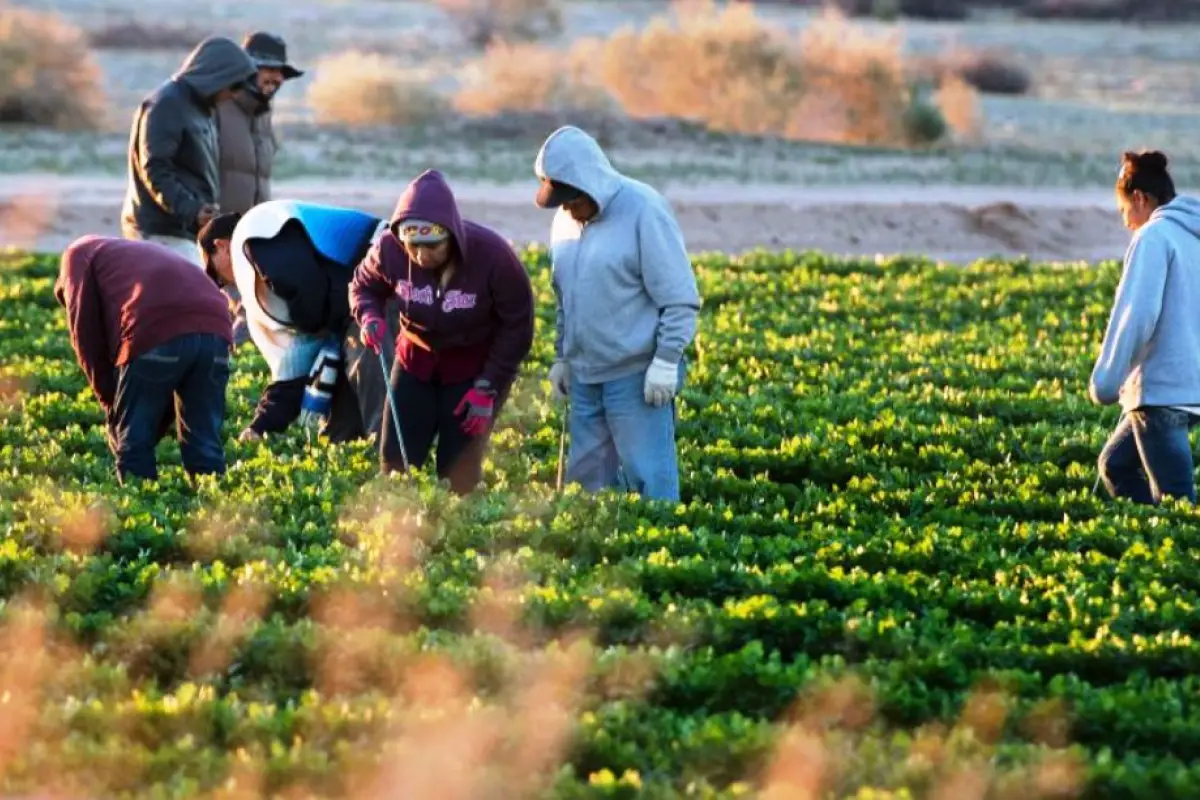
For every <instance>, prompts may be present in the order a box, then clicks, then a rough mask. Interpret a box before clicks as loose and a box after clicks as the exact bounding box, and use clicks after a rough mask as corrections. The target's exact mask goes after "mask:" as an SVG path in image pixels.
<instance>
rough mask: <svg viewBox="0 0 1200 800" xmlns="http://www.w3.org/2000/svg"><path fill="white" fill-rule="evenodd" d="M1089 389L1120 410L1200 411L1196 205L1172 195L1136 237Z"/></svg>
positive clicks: (1199, 204) (1199, 224) (1199, 226)
mask: <svg viewBox="0 0 1200 800" xmlns="http://www.w3.org/2000/svg"><path fill="white" fill-rule="evenodd" d="M1089 391H1090V394H1091V397H1092V400H1093V401H1094V402H1096V403H1099V404H1102V405H1111V404H1113V403H1117V402H1119V403H1120V404H1121V409H1122V410H1123V411H1132V410H1134V409H1136V408H1139V407H1141V406H1168V407H1176V408H1179V407H1189V406H1200V200H1198V199H1196V198H1194V197H1184V196H1177V197H1176V198H1175V199H1174V200H1172V201H1171V202H1169V203H1167V204H1165V205H1162V206H1160V207H1159V208H1157V209H1155V211H1154V213H1152V214H1151V215H1150V220H1149V221H1148V222H1147V223H1146V224H1145V225H1143V226H1142V227H1141V228H1139V229H1138V230H1137V232H1135V233H1134V235H1133V239H1132V240H1131V241H1130V243H1129V248H1128V250H1126V252H1125V266H1124V270H1123V272H1122V274H1121V281H1120V283H1119V284H1118V286H1117V292H1116V298H1115V300H1114V301H1113V308H1112V314H1111V316H1110V317H1109V321H1108V328H1107V330H1106V331H1105V333H1104V344H1103V345H1102V347H1101V349H1100V355H1099V357H1098V358H1097V359H1096V365H1095V367H1094V369H1093V370H1092V376H1091V381H1090V385H1089Z"/></svg>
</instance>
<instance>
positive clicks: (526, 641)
mask: <svg viewBox="0 0 1200 800" xmlns="http://www.w3.org/2000/svg"><path fill="white" fill-rule="evenodd" d="M61 501H62V507H61V510H60V511H59V512H58V515H57V526H58V536H57V541H56V542H53V543H48V544H49V545H50V546H53V547H54V548H55V549H58V550H60V551H61V552H64V553H71V554H73V555H74V556H77V557H85V556H87V555H88V554H90V553H93V552H95V550H96V549H97V548H98V547H100V546H101V545H102V543H103V542H104V540H105V539H106V537H107V536H108V535H109V534H110V532H111V531H112V530H113V527H114V526H115V525H116V524H118V523H117V522H116V516H115V514H114V513H113V512H112V511H111V509H108V508H104V507H101V506H98V505H94V504H90V505H88V506H86V507H85V506H83V505H81V502H82V501H81V499H79V498H77V499H76V500H75V501H72V500H71V499H69V498H68V497H62V498H61ZM221 516H222V515H220V514H218V515H216V516H214V518H213V519H212V525H211V527H205V528H202V529H200V530H198V531H197V535H196V537H195V539H194V540H190V541H192V543H191V545H190V548H192V555H194V556H196V557H202V558H212V557H213V555H214V553H215V551H216V549H217V548H219V546H220V543H221V541H222V540H223V539H225V538H227V537H229V536H230V535H231V534H232V533H233V528H232V527H229V526H227V525H226V524H225V523H224V522H223V521H222V518H221ZM344 521H345V522H346V523H347V530H350V529H353V530H356V531H358V534H357V538H356V543H358V544H363V545H365V546H366V548H367V551H368V552H370V553H371V554H372V555H371V558H370V565H371V567H372V569H370V570H368V573H369V574H371V575H372V576H374V577H373V579H372V581H371V582H362V583H353V582H347V583H346V584H345V585H328V586H324V587H320V588H317V587H314V589H313V597H312V603H311V608H310V612H309V617H308V624H309V625H310V626H311V631H312V640H311V641H312V645H313V649H312V651H311V654H310V656H311V659H312V663H311V665H310V667H311V671H312V684H313V685H312V689H314V690H315V691H316V692H317V694H318V696H319V697H321V698H324V700H325V703H326V704H327V707H328V708H330V709H334V708H336V707H337V705H338V704H339V701H340V703H341V705H343V707H349V706H350V705H352V704H354V703H355V702H356V701H358V702H359V703H360V706H361V701H362V700H363V698H371V699H372V703H371V706H370V707H371V709H372V711H371V714H370V715H369V717H368V716H364V717H363V718H362V719H361V721H360V722H359V724H357V725H355V726H349V727H342V728H336V727H328V728H326V727H323V724H322V723H321V722H320V718H316V719H314V721H313V723H312V727H310V728H305V729H297V730H305V731H306V733H307V734H308V735H307V736H297V737H296V738H295V739H293V740H291V741H288V740H280V739H276V738H273V737H272V736H271V735H267V736H266V738H265V740H264V738H263V736H262V735H256V734H254V733H253V731H260V734H265V733H269V732H270V729H269V728H266V727H262V728H261V729H260V728H259V727H258V726H259V725H265V724H266V723H267V722H269V720H270V719H271V715H272V713H278V712H277V711H276V710H275V709H272V708H271V707H269V706H268V705H265V704H256V705H257V713H251V714H248V715H247V716H246V717H241V718H239V717H238V716H237V715H231V716H226V717H224V718H222V721H221V723H220V724H218V722H217V720H218V717H219V715H218V714H217V713H216V712H214V711H213V710H212V709H213V708H215V707H217V706H220V704H221V703H222V697H223V695H224V694H225V690H224V689H222V688H220V687H221V681H222V679H223V677H224V676H225V675H227V674H229V673H231V672H232V671H234V670H235V669H236V668H237V665H236V657H237V654H238V653H239V651H242V652H243V655H244V649H245V648H246V646H247V643H248V642H250V641H251V640H252V639H253V637H254V635H255V633H256V632H257V631H258V630H259V629H260V628H261V627H264V626H267V625H269V624H270V621H269V619H268V616H269V610H270V605H271V602H270V601H271V590H270V589H269V587H268V586H267V585H265V583H262V582H261V578H258V579H255V578H251V577H249V575H248V574H247V575H245V576H242V577H240V578H239V579H238V580H237V581H236V582H234V581H231V582H230V584H229V585H228V586H227V587H226V588H225V589H224V590H223V592H222V595H221V596H220V597H219V598H213V597H208V598H207V599H206V597H205V595H206V590H205V588H204V586H203V585H202V583H201V581H199V580H198V579H197V578H196V576H194V575H188V574H186V573H182V572H175V573H171V572H169V571H167V572H164V573H163V574H161V575H159V576H158V577H157V578H155V579H154V582H153V585H152V587H151V589H150V592H149V596H148V597H147V598H146V600H145V602H144V604H143V607H142V608H141V609H140V610H139V611H137V612H135V614H134V615H133V616H132V617H131V618H130V619H129V621H128V624H127V626H126V627H125V628H124V629H123V631H122V632H121V633H119V634H117V635H114V636H112V637H110V638H107V639H105V640H104V641H105V645H106V648H105V652H106V654H107V655H106V659H107V660H111V661H113V662H115V663H119V664H120V665H121V669H120V671H112V670H107V671H106V670H105V669H104V667H103V664H102V662H100V661H98V660H97V659H96V658H95V657H94V656H91V655H89V654H88V652H87V650H86V649H84V648H83V647H81V646H80V645H79V644H78V643H77V642H75V641H73V640H72V638H71V637H70V636H68V635H65V634H64V633H63V632H62V630H61V627H60V626H59V625H57V624H56V623H57V619H58V617H59V615H60V614H61V610H60V609H57V608H55V604H54V601H53V600H52V599H50V597H49V595H48V593H47V592H46V591H45V590H44V587H43V588H42V589H38V588H35V587H29V588H27V589H26V590H25V591H22V592H20V593H18V594H17V595H16V596H14V597H12V598H10V600H9V602H8V603H7V604H6V606H5V609H4V612H5V613H4V614H3V616H2V617H0V653H2V654H3V655H2V656H0V698H3V706H4V709H5V710H4V714H5V717H4V718H5V722H6V724H5V725H4V726H3V728H2V729H0V782H3V781H5V780H10V779H11V780H16V781H18V782H19V783H20V784H22V785H24V786H27V787H31V788H34V789H36V790H37V791H38V792H39V793H42V792H44V793H51V794H53V795H54V796H57V797H59V798H62V799H63V800H66V799H67V798H76V797H78V798H83V797H89V796H96V795H97V794H99V795H104V796H108V795H114V794H118V793H121V792H124V791H133V792H145V791H146V790H152V789H153V788H160V789H161V788H162V784H164V783H166V782H167V780H168V774H167V773H166V772H164V771H163V769H162V767H161V766H160V765H156V763H155V760H154V756H153V754H156V753H160V752H168V751H170V750H171V749H172V748H175V752H176V755H178V754H179V753H180V752H187V753H189V754H190V755H189V761H188V763H189V766H190V767H191V768H193V769H194V770H195V778H194V780H195V779H196V778H199V777H200V776H203V780H205V781H207V782H210V783H216V784H217V785H216V786H215V787H213V788H214V789H215V790H216V791H215V793H214V794H213V795H210V796H217V797H226V798H234V797H236V798H245V799H246V800H249V798H258V797H265V796H290V797H308V796H318V797H331V796H337V797H347V798H367V797H371V798H392V797H395V798H411V800H433V799H434V798H437V799H438V800H447V799H449V800H457V799H458V798H461V799H462V800H467V798H473V797H483V796H487V797H496V798H513V799H514V800H516V798H526V797H537V796H545V795H546V793H547V792H548V791H549V790H552V789H553V788H554V784H555V780H556V778H557V777H558V776H560V775H561V774H562V773H561V769H562V768H563V767H564V766H565V765H567V764H569V763H570V762H571V760H572V758H573V747H574V746H575V745H576V743H577V737H578V735H579V733H580V731H581V730H582V729H583V728H584V727H586V724H587V723H586V722H585V719H586V718H587V717H593V718H594V712H595V710H596V709H597V708H599V707H600V706H602V705H604V704H606V703H620V704H629V705H631V706H637V705H639V704H641V703H646V702H651V701H650V698H651V696H652V692H653V691H654V689H655V687H656V685H657V684H658V683H659V682H660V681H661V680H662V679H663V677H664V676H663V672H662V669H663V667H664V666H666V665H667V664H668V662H669V661H670V659H671V658H673V657H677V654H678V652H679V651H681V650H686V649H688V648H689V647H690V646H691V643H692V642H691V641H690V633H689V632H688V631H686V630H673V629H671V628H670V627H664V628H663V629H662V630H660V631H658V632H655V633H651V634H650V635H649V638H648V640H647V642H646V644H647V645H650V644H651V643H652V642H653V643H654V644H653V646H648V647H642V648H638V649H636V650H635V649H627V648H617V649H616V650H615V651H610V652H607V653H606V652H605V651H606V648H605V647H604V646H603V645H601V644H599V643H598V642H597V641H596V635H595V634H596V632H595V631H594V630H590V629H587V628H581V629H569V628H568V629H564V630H562V631H557V632H552V631H549V630H546V629H542V628H540V627H538V626H536V625H533V624H531V623H530V622H529V620H528V619H527V618H526V615H525V611H524V609H525V605H526V600H525V598H526V597H527V595H528V591H529V586H531V585H532V584H531V581H532V580H533V576H532V575H529V574H526V573H525V571H524V570H522V569H521V568H520V567H519V566H518V559H498V560H497V561H496V562H494V563H493V564H492V565H490V566H489V567H488V569H487V570H486V571H485V573H484V574H483V576H482V578H481V580H482V583H481V591H480V592H479V595H478V597H477V598H476V600H475V602H474V603H473V604H472V606H471V608H470V610H469V612H468V620H467V622H466V628H467V629H468V630H471V631H473V637H474V638H475V640H476V642H477V649H476V650H475V651H474V656H473V657H472V658H464V657H463V653H461V652H460V653H458V654H457V655H455V654H453V653H452V652H451V651H449V650H447V649H445V648H444V647H438V646H436V645H435V646H432V647H429V646H416V642H415V640H414V639H413V637H412V632H413V631H415V630H417V628H418V621H417V620H416V619H413V618H407V617H406V615H405V611H404V609H405V608H406V607H409V606H408V603H409V601H410V600H411V598H412V596H413V594H414V593H415V592H416V591H417V590H416V589H415V588H414V587H413V586H412V585H410V584H408V583H407V582H406V578H407V576H408V575H409V574H410V573H412V572H413V571H414V570H420V569H421V568H422V560H423V558H424V557H425V556H426V555H427V554H428V552H429V546H428V545H429V541H430V539H431V538H432V537H433V536H434V535H435V531H434V530H433V527H434V526H433V525H432V524H431V523H430V522H429V521H428V520H425V519H424V518H423V515H422V514H421V513H420V512H419V511H417V510H415V509H412V508H409V507H408V506H407V503H406V501H404V500H403V499H396V498H394V497H381V496H376V497H375V498H372V497H371V496H370V495H369V494H368V495H365V496H364V497H362V498H361V499H360V502H359V503H356V504H354V505H352V506H350V507H348V508H347V509H346V513H345V515H344ZM427 644H428V643H427ZM485 654H486V656H487V657H484V656H485ZM164 670H165V674H164V675H162V676H160V679H159V683H161V684H162V685H163V686H171V687H173V688H172V690H171V691H170V692H168V693H167V694H166V696H165V697H164V696H162V695H158V696H157V697H156V694H157V693H156V692H155V691H154V690H150V691H145V690H144V689H143V687H142V685H140V684H132V683H130V681H131V680H139V679H142V678H145V679H150V678H151V677H152V676H154V675H156V674H157V673H159V672H163V671H164ZM798 689H799V691H798V692H797V695H796V696H795V697H794V699H793V701H792V702H791V703H790V705H789V707H788V708H787V710H786V711H785V712H784V714H783V715H782V717H781V718H780V719H778V720H776V721H775V724H774V726H773V728H774V730H773V732H772V734H771V735H770V737H769V739H767V740H764V742H763V751H762V753H761V757H758V758H754V759H751V762H752V764H751V765H748V768H747V767H743V768H744V769H745V771H744V772H742V773H740V774H734V775H730V776H727V778H726V780H731V781H732V783H731V784H730V786H729V789H730V790H731V791H732V792H733V794H735V795H741V794H748V793H750V792H751V791H757V792H758V793H759V794H758V796H761V797H764V798H768V799H769V800H775V799H776V798H778V799H779V800H783V798H810V797H825V796H830V795H837V796H850V793H851V792H855V791H856V790H858V791H859V794H857V795H855V796H858V797H868V796H891V795H883V794H882V791H883V790H882V787H885V786H903V787H906V789H903V790H901V793H900V794H898V795H897V796H909V795H908V793H909V792H910V791H911V790H912V789H917V788H920V789H925V790H927V792H928V793H927V794H922V795H920V796H924V797H930V798H938V799H939V800H943V799H944V800H1050V799H1051V798H1059V799H1061V800H1065V799H1066V798H1074V797H1078V796H1080V795H1081V793H1082V791H1083V788H1084V778H1085V773H1086V765H1085V763H1084V762H1083V760H1082V758H1081V755H1080V753H1079V752H1078V751H1072V750H1070V749H1069V744H1070V743H1069V709H1068V708H1067V707H1066V706H1065V704H1063V703H1062V702H1061V701H1057V700H1047V701H1044V702H1042V703H1041V704H1039V705H1037V706H1035V707H1034V708H1032V709H1024V710H1023V711H1024V713H1022V714H1020V717H1019V719H1017V720H1014V719H1013V717H1014V711H1016V710H1017V709H1016V708H1015V705H1016V703H1015V702H1014V698H1012V697H1010V696H1009V695H1008V694H1007V692H1006V691H1005V690H1004V689H1003V688H1002V687H1001V686H1000V685H999V684H996V683H993V682H992V681H990V680H987V679H985V680H983V681H982V682H980V683H977V684H976V685H975V686H974V687H973V689H972V691H971V692H970V693H969V695H968V696H967V697H966V700H965V702H964V704H963V706H962V708H961V711H960V713H959V714H958V716H957V719H950V720H945V721H944V722H931V723H929V724H927V725H924V726H922V727H920V728H918V729H916V730H912V731H908V730H904V729H898V728H893V727H891V726H889V725H888V724H887V723H886V721H885V720H884V719H883V718H882V716H881V714H880V708H879V700H878V698H877V697H876V695H875V690H874V689H873V687H872V686H871V684H870V683H869V682H868V681H866V680H864V679H861V678H859V677H858V676H857V675H855V674H854V673H853V672H850V673H848V674H844V675H832V674H831V675H827V676H823V677H817V678H814V679H812V680H810V681H808V682H807V683H806V684H805V685H804V686H802V687H798ZM83 692H87V693H88V695H87V696H88V697H90V700H89V701H88V702H87V703H86V704H84V703H79V702H78V701H76V702H74V703H72V698H74V697H75V696H76V695H77V694H81V693H83ZM84 706H86V708H84ZM64 707H65V708H67V709H73V710H72V711H69V712H68V713H63V711H62V710H61V709H63V708H64ZM310 710H311V709H310ZM299 713H300V712H297V714H299ZM97 715H101V716H97ZM333 718H336V714H333V713H332V712H331V719H333ZM89 719H90V720H93V721H94V720H103V722H104V724H103V726H102V727H101V726H98V725H96V724H92V726H91V728H90V729H89V728H88V725H89V723H88V720H89ZM1014 722H1016V723H1018V724H1019V726H1020V727H1019V730H1020V739H1021V740H1022V741H1023V742H1027V743H1028V744H1030V745H1032V746H1033V747H1032V748H1031V749H1030V750H1029V752H1028V753H1027V755H1026V757H1024V758H1021V759H1017V760H1016V761H1015V763H1014V762H1013V760H1012V759H1011V754H1008V755H1006V754H1005V753H1004V749H1005V747H1006V745H1009V744H1010V743H1011V742H1012V738H1010V735H1009V734H1008V733H1006V730H1007V729H1009V728H1011V727H1013V726H1014ZM76 728H81V729H82V730H83V732H80V731H77V730H76ZM89 730H90V732H89ZM1014 738H1015V737H1014ZM89 741H90V742H92V744H91V747H92V748H93V749H90V750H89V749H87V747H88V746H89V745H88V743H89ZM180 743H185V744H183V745H182V748H183V749H182V750H181V749H180V748H181V745H180ZM713 744H714V745H716V744H717V741H716V740H714V742H713ZM289 748H292V752H293V754H295V755H297V756H299V757H298V758H296V759H295V760H288V759H285V758H284V757H283V756H284V755H286V754H287V753H288V751H289ZM85 753H86V754H87V756H88V757H80V756H81V754H85ZM714 757H719V756H718V754H717V753H715V752H714ZM171 777H176V776H171ZM580 777H581V778H582V777H583V776H580ZM587 780H588V783H589V785H590V786H591V787H597V788H600V789H604V788H607V789H610V790H612V789H623V790H624V789H628V790H633V789H636V788H637V787H638V786H640V785H641V781H642V778H641V776H640V775H639V773H638V772H636V771H635V770H630V771H628V772H626V773H625V774H624V775H622V776H621V777H620V778H618V777H617V776H616V775H615V774H613V772H612V771H611V770H609V769H600V770H597V771H595V772H592V773H590V774H589V775H588V776H587ZM176 785H177V786H178V784H176ZM192 785H193V786H194V787H195V788H196V789H199V785H198V782H196V783H193V784H192ZM868 787H881V788H880V789H871V788H868ZM281 790H282V791H281ZM875 792H879V793H880V794H878V795H877V794H875ZM197 793H198V792H197Z"/></svg>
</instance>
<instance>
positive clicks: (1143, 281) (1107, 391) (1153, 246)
mask: <svg viewBox="0 0 1200 800" xmlns="http://www.w3.org/2000/svg"><path fill="white" fill-rule="evenodd" d="M1145 232H1146V234H1148V235H1141V236H1135V237H1134V240H1133V241H1132V242H1130V244H1129V249H1128V250H1127V251H1126V253H1125V266H1124V271H1123V273H1122V275H1121V281H1120V283H1118V284H1117V292H1116V297H1115V298H1114V300H1113V308H1112V313H1111V314H1110V315H1109V319H1108V327H1107V329H1106V330H1105V332H1104V343H1103V344H1102V345H1101V347H1100V355H1099V357H1098V358H1097V359H1096V364H1095V366H1094V367H1093V368H1092V375H1091V379H1090V381H1089V382H1088V393H1089V395H1090V396H1091V399H1092V401H1093V402H1094V403H1097V404H1099V405H1111V404H1113V403H1116V402H1118V401H1119V400H1120V396H1121V385H1122V384H1124V383H1125V379H1126V378H1128V377H1129V373H1130V370H1132V368H1133V360H1134V358H1135V357H1136V356H1137V354H1138V353H1139V352H1140V351H1141V350H1142V348H1143V347H1145V346H1146V343H1147V342H1149V341H1150V338H1151V337H1152V336H1153V335H1154V328H1155V326H1156V325H1157V324H1158V317H1159V314H1160V313H1162V303H1163V294H1164V292H1165V290H1166V285H1167V269H1168V268H1169V267H1170V260H1171V249H1170V244H1169V241H1168V239H1167V237H1166V236H1164V235H1161V234H1160V233H1159V232H1157V231H1154V230H1152V229H1147V230H1146V231H1145Z"/></svg>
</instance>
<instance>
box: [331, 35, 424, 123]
mask: <svg viewBox="0 0 1200 800" xmlns="http://www.w3.org/2000/svg"><path fill="white" fill-rule="evenodd" d="M316 73H317V74H316V77H315V79H314V80H313V82H312V84H311V85H310V86H309V89H308V103H309V105H310V106H311V107H312V110H313V113H314V114H315V115H316V119H317V122H319V123H323V124H335V125H348V126H352V127H369V126H376V125H417V124H420V123H423V122H427V121H429V120H431V119H434V118H436V117H438V116H440V115H441V114H442V113H443V112H444V111H445V109H446V103H445V100H444V99H443V98H442V96H441V95H440V94H439V93H438V92H437V91H436V90H435V89H433V87H432V86H430V83H429V81H428V80H426V79H425V78H424V77H422V76H420V75H418V74H416V73H414V72H412V71H411V70H407V69H405V68H404V67H403V66H401V65H400V64H398V63H396V62H395V61H392V60H390V59H387V58H385V57H384V56H381V55H378V54H376V53H363V52H360V51H357V50H355V51H350V52H347V53H342V54H340V55H336V56H331V57H328V58H325V59H322V60H321V61H320V62H319V63H318V64H317V66H316Z"/></svg>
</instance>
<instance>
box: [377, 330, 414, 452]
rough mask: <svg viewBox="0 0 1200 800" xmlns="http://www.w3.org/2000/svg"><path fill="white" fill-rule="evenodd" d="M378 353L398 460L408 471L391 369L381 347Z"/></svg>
mask: <svg viewBox="0 0 1200 800" xmlns="http://www.w3.org/2000/svg"><path fill="white" fill-rule="evenodd" d="M378 354H379V369H380V370H382V371H383V385H384V386H385V387H387V399H388V407H389V408H390V409H391V410H392V428H394V429H395V431H396V444H398V445H400V460H401V462H402V463H403V464H404V471H405V472H408V453H407V452H406V451H405V449H404V435H403V434H402V433H401V431H400V412H399V411H397V410H396V395H394V394H393V393H392V371H391V370H390V369H388V365H387V359H386V358H384V356H383V348H380V349H379V350H378Z"/></svg>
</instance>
